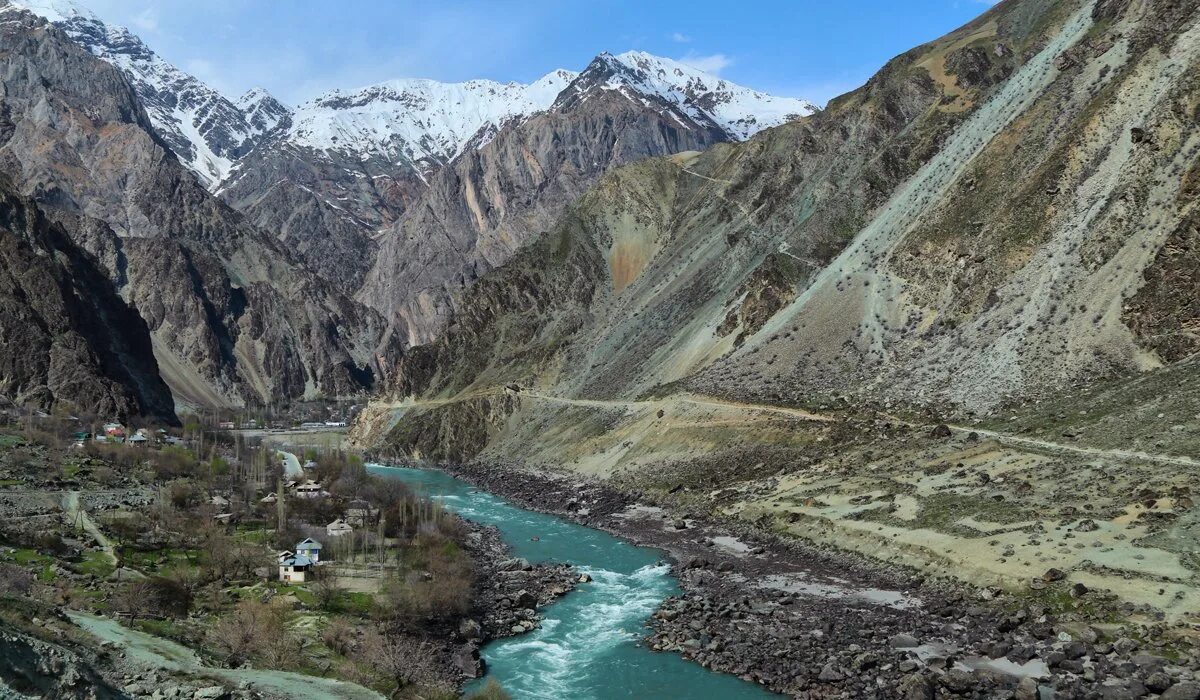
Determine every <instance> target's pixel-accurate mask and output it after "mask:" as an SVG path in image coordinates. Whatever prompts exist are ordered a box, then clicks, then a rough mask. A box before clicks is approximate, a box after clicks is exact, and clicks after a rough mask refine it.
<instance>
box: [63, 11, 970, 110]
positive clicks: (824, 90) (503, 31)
mask: <svg viewBox="0 0 1200 700" xmlns="http://www.w3.org/2000/svg"><path fill="white" fill-rule="evenodd" d="M81 2H82V4H84V5H86V6H88V7H90V8H91V9H92V10H93V11H95V12H96V13H97V14H99V15H100V16H101V17H102V18H103V19H105V20H106V21H108V22H111V23H116V24H123V25H125V26H127V27H129V28H130V29H131V30H133V32H134V33H136V34H138V35H139V36H141V37H142V38H143V39H144V40H145V41H146V42H147V43H148V44H149V45H150V46H151V47H152V48H154V49H155V50H156V51H158V52H159V53H160V54H161V55H162V56H163V57H165V58H166V59H167V60H169V61H171V62H172V63H174V64H176V65H177V66H179V67H180V68H183V69H184V70H187V71H189V72H191V73H193V74H195V75H197V76H198V77H200V78H202V79H203V80H205V81H206V82H208V83H210V84H211V85H213V86H214V87H216V88H218V89H219V90H222V91H223V92H225V93H226V94H228V95H230V96H236V95H238V94H241V93H242V92H244V91H245V90H247V89H249V88H251V87H255V86H258V85H261V86H263V87H266V88H267V89H268V90H270V91H271V92H273V93H274V94H275V95H276V96H278V97H279V98H280V99H282V100H284V101H285V102H289V103H292V104H296V103H299V102H302V101H304V100H306V99H308V98H311V97H313V96H315V95H317V94H319V93H321V92H324V91H326V90H329V89H332V88H335V87H342V88H356V87H361V86H364V85H369V84H371V83H376V82H380V81H383V80H387V79H389V78H398V77H420V78H434V79H437V80H445V81H457V80H467V79H470V78H491V79H493V80H500V81H509V80H517V81H522V82H528V81H530V80H533V79H535V78H537V77H539V76H541V75H543V74H545V73H547V72H549V71H551V70H553V69H555V68H570V69H573V70H581V69H582V68H583V67H584V66H585V65H587V62H588V61H589V60H590V59H591V57H592V56H594V55H595V54H597V53H599V52H601V51H610V52H612V53H620V52H622V51H626V50H629V49H640V50H643V51H648V52H650V53H653V54H657V55H661V56H668V57H670V58H677V59H686V60H688V61H689V62H693V63H694V64H696V65H698V66H700V67H703V68H706V69H708V70H710V71H711V72H715V73H718V74H719V75H721V76H722V77H725V78H728V79H730V80H732V81H734V82H737V83H741V84H743V85H747V86H750V87H753V88H757V89H760V90H765V91H768V92H773V93H776V94H780V95H788V96H794V97H804V98H807V99H810V100H812V101H814V102H818V103H824V102H825V101H826V100H828V99H829V98H830V97H833V96H835V95H838V94H841V93H843V92H846V91H847V90H850V89H853V88H855V87H857V86H858V85H861V84H862V83H863V82H864V81H865V80H866V79H867V78H868V77H870V75H871V74H872V73H873V72H874V71H875V70H877V69H878V68H879V67H880V66H881V65H883V63H884V62H885V61H887V60H888V59H889V58H891V57H892V56H895V55H896V54H899V53H902V52H904V51H906V50H908V49H909V48H912V47H913V46H916V45H918V44H921V43H923V42H925V41H929V40H931V39H934V38H937V37H939V36H941V35H942V34H945V33H946V32H947V31H950V30H951V29H954V28H955V27H958V26H961V25H962V24H965V23H966V22H968V21H969V20H971V19H972V18H973V17H975V16H977V15H979V14H980V13H981V12H983V11H984V10H986V9H987V8H988V5H989V3H988V2H987V1H986V0H908V2H895V1H894V0H850V1H843V2H836V1H835V2H817V1H814V0H795V1H793V2H784V1H776V0H770V1H766V2H736V1H730V0H725V1H724V2H719V3H718V2H709V1H707V0H690V1H687V2H682V1H677V0H582V1H577V0H559V1H557V2H549V1H546V2H538V3H534V2H506V1H504V0H491V1H490V2H409V1H406V0H388V1H386V2H385V1H381V0H322V1H320V2H318V1H316V0H286V1H285V0H202V1H199V2H198V1H197V0H81Z"/></svg>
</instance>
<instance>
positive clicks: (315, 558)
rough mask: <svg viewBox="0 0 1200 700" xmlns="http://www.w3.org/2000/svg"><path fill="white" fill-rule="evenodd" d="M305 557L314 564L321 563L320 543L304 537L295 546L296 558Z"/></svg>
mask: <svg viewBox="0 0 1200 700" xmlns="http://www.w3.org/2000/svg"><path fill="white" fill-rule="evenodd" d="M301 555H303V556H305V557H307V558H308V559H310V560H312V562H313V563H314V564H316V563H319V562H320V561H321V543H320V542H318V541H316V540H314V539H313V538H311V537H306V538H304V539H303V540H302V541H300V542H298V543H297V544H296V556H301Z"/></svg>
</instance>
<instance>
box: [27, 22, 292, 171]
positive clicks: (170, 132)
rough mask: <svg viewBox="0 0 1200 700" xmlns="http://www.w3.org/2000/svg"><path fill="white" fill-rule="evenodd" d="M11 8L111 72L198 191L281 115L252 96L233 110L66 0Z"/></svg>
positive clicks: (269, 102) (120, 30)
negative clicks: (44, 23) (55, 31)
mask: <svg viewBox="0 0 1200 700" xmlns="http://www.w3.org/2000/svg"><path fill="white" fill-rule="evenodd" d="M13 5H14V6H17V7H22V8H25V9H28V10H29V11H31V12H33V13H34V14H37V15H39V16H41V17H45V18H46V19H48V20H49V21H51V22H53V23H54V24H55V25H57V26H58V27H59V28H61V29H62V30H63V31H64V32H66V33H67V35H68V36H70V37H71V38H72V39H73V40H75V41H76V42H77V43H78V44H80V45H81V46H83V47H84V48H86V49H87V50H88V51H90V52H91V53H92V54H93V55H94V56H96V57H98V58H100V59H103V60H104V61H106V62H108V63H110V64H112V65H114V66H116V67H117V68H119V69H120V70H121V72H122V73H124V74H125V76H126V78H128V79H129V83H130V85H132V86H133V89H134V92H135V93H136V94H137V97H138V101H139V102H140V103H141V105H142V107H143V108H144V109H145V110H146V113H147V114H148V115H149V117H150V121H151V124H152V125H153V128H154V130H155V132H156V133H157V134H158V135H159V136H160V137H161V138H162V139H163V140H164V141H165V142H166V143H167V145H168V146H170V148H171V150H172V151H173V152H174V153H175V154H176V155H177V156H178V157H179V159H180V161H181V162H182V163H183V164H184V165H186V166H187V167H188V168H189V169H190V170H191V171H192V172H194V173H195V174H196V176H197V177H198V178H199V179H200V182H201V183H203V184H204V185H205V186H206V187H213V186H215V185H217V184H218V183H220V182H221V180H223V179H224V178H225V176H226V175H227V174H228V173H229V169H230V167H231V166H232V165H233V164H234V163H235V162H237V160H238V159H240V158H241V157H242V156H244V155H246V154H247V153H249V152H250V150H251V149H252V148H254V146H255V145H256V143H257V141H258V139H259V138H260V137H261V136H262V135H263V134H265V133H266V132H268V131H270V130H271V129H272V128H274V126H275V125H276V124H277V123H278V121H279V120H280V118H281V117H282V113H283V112H285V111H286V108H283V106H282V105H280V104H279V103H278V102H277V101H276V100H275V99H274V98H273V97H270V95H263V94H261V93H259V92H256V93H254V94H252V95H248V96H247V97H246V98H243V99H244V100H245V99H247V98H249V100H250V103H248V104H246V105H244V106H243V105H235V104H234V103H232V102H231V101H230V100H228V99H226V98H225V97H224V96H223V95H221V94H220V93H219V92H217V91H216V90H214V89H212V88H210V87H209V86H207V85H205V84H204V83H203V82H201V81H199V80H197V79H196V78H195V77H193V76H191V75H188V74H187V73H185V72H183V71H181V70H179V69H178V68H176V67H175V66H173V65H171V64H170V63H168V62H167V61H165V60H163V59H162V57H160V56H159V55H158V54H156V53H154V51H152V50H151V49H150V48H149V47H148V46H146V45H145V44H144V43H143V42H142V40H141V39H139V38H138V37H136V36H134V35H133V34H132V33H130V32H129V30H127V29H125V28H124V27H115V26H110V25H107V24H105V23H104V22H103V21H101V20H100V18H99V17H97V16H96V15H94V14H93V13H91V12H90V11H88V10H87V9H86V8H84V7H83V6H81V5H79V4H77V3H75V2H73V0H22V1H20V2H15V3H13Z"/></svg>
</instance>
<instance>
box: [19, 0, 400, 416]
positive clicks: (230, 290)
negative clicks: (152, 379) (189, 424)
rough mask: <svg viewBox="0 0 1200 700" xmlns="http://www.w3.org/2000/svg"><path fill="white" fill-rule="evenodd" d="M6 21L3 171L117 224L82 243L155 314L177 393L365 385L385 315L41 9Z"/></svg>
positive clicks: (126, 293)
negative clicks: (243, 207)
mask: <svg viewBox="0 0 1200 700" xmlns="http://www.w3.org/2000/svg"><path fill="white" fill-rule="evenodd" d="M4 19H5V22H4V23H3V25H2V26H0V51H2V52H3V54H2V55H3V63H2V64H0V68H2V69H3V74H2V75H0V80H2V82H3V88H4V94H5V100H4V103H3V112H4V114H3V116H4V120H3V127H4V130H3V131H4V143H3V146H2V147H0V170H2V171H3V172H4V173H6V174H8V175H9V176H10V177H11V178H12V180H13V182H14V183H15V185H16V187H17V189H18V190H19V191H20V192H21V193H23V194H26V195H28V196H31V197H33V198H34V199H35V200H36V201H38V202H39V204H40V205H41V206H42V207H43V208H45V209H46V210H47V212H48V213H49V214H50V215H51V216H52V217H55V216H57V215H58V214H59V213H61V214H62V215H63V216H84V217H89V218H91V219H95V220H98V221H100V222H103V223H104V224H106V225H107V226H108V227H109V228H111V229H112V231H113V232H115V234H116V236H115V237H104V236H80V237H79V238H78V239H77V240H76V243H77V244H78V245H80V246H81V247H84V248H85V249H87V250H88V251H89V252H90V253H92V254H93V255H95V256H96V258H97V259H98V260H99V261H100V262H101V263H102V264H103V266H104V268H105V270H106V272H107V274H108V276H109V278H110V279H111V280H112V282H113V283H114V284H115V285H116V286H117V288H118V289H119V291H120V292H121V294H122V296H123V297H124V298H126V299H127V300H128V301H129V303H130V304H131V305H132V306H133V307H134V308H136V309H137V311H138V313H139V314H140V315H141V317H142V318H144V319H145V321H146V324H147V325H148V326H149V329H150V334H151V337H152V339H153V343H154V349H155V354H156V357H157V359H158V365H159V369H160V371H161V372H162V375H163V377H164V378H165V379H166V381H167V383H168V384H169V385H170V386H171V389H172V391H173V392H174V393H175V396H176V398H177V400H178V401H180V402H181V403H186V404H201V405H227V404H230V403H235V404H236V403H241V402H246V401H252V402H272V401H286V400H289V399H294V398H300V397H303V396H316V395H321V394H324V395H340V394H350V393H357V392H361V391H363V390H365V389H366V388H367V387H369V386H370V385H371V383H372V380H373V377H374V375H375V371H376V370H375V369H374V368H375V367H376V365H377V353H376V351H377V339H378V338H379V337H380V336H381V335H382V331H383V328H382V322H381V319H379V317H378V316H377V315H375V314H373V313H371V312H369V311H367V310H366V309H364V308H363V307H361V306H360V305H358V304H356V303H354V302H353V301H351V300H349V299H347V298H345V297H344V296H341V295H339V294H337V292H336V291H335V290H333V289H331V288H330V287H329V285H327V284H326V283H323V282H322V281H321V280H320V278H319V277H317V276H316V275H314V274H313V273H312V272H311V271H309V270H307V269H306V268H304V267H303V266H302V265H300V264H298V263H297V262H296V261H295V258H294V257H293V256H292V254H291V253H290V251H288V250H286V249H285V248H282V247H281V246H279V244H278V243H277V242H276V241H274V240H273V238H272V237H270V236H268V235H265V234H264V233H263V232H261V231H259V230H258V229H256V228H254V227H253V226H251V225H249V224H248V223H247V222H246V221H245V220H244V219H243V217H242V216H241V215H239V214H237V213H236V212H234V211H232V210H231V209H229V208H228V207H227V206H225V205H224V204H222V203H221V202H219V201H218V200H216V199H215V198H214V197H212V196H211V195H210V194H208V193H207V192H206V191H205V190H204V188H203V187H202V186H201V185H200V183H198V182H197V180H196V179H195V178H194V177H193V176H192V174H191V173H190V172H188V171H187V170H185V169H184V167H183V166H182V165H181V164H180V163H179V161H178V160H176V158H175V157H174V155H173V153H172V151H171V150H169V147H168V145H167V144H166V143H165V142H164V141H163V140H161V139H160V136H159V134H158V132H157V130H155V129H154V127H153V124H152V120H151V119H150V118H149V117H148V116H147V114H146V112H145V111H144V110H143V109H142V107H141V102H140V100H139V98H138V96H137V94H136V93H135V91H134V90H133V89H132V88H131V87H130V84H129V83H128V82H127V80H126V78H125V76H124V75H123V74H122V73H120V72H118V71H117V70H116V69H115V68H113V67H112V66H110V65H109V64H107V63H105V62H103V61H101V60H99V59H97V58H96V57H95V56H93V55H92V54H91V53H89V52H88V51H85V50H83V49H82V48H80V47H79V46H78V45H77V44H76V43H74V42H73V41H71V40H70V39H69V38H68V37H67V36H66V35H65V34H64V33H63V32H62V31H60V30H59V29H57V28H55V27H53V26H51V25H48V24H46V23H45V22H44V21H42V20H41V19H38V18H35V17H34V16H33V15H31V14H28V13H25V12H20V11H17V10H16V9H13V8H9V9H8V10H7V11H6V12H5V14H4Z"/></svg>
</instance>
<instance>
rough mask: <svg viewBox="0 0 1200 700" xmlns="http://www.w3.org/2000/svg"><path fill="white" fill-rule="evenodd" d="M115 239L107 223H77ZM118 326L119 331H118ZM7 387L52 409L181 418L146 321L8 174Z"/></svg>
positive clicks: (4, 251) (3, 290) (2, 294)
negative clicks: (19, 193) (16, 191)
mask: <svg viewBox="0 0 1200 700" xmlns="http://www.w3.org/2000/svg"><path fill="white" fill-rule="evenodd" d="M67 225H74V226H76V227H77V228H84V227H88V226H90V227H93V229H94V230H95V234H96V235H99V236H105V237H111V236H112V232H111V231H109V230H108V229H107V227H104V226H103V224H100V223H99V222H94V221H93V222H81V221H71V222H68V223H67ZM113 328H120V329H121V332H120V333H113V332H112V329H113ZM0 333H2V334H3V337H4V349H3V352H2V353H0V393H2V394H3V395H4V396H5V397H6V398H8V399H10V400H12V401H15V402H17V403H20V404H24V405H33V406H37V407H39V408H42V409H45V410H64V411H69V412H71V413H90V414H95V415H102V416H130V415H137V416H147V417H155V418H159V419H164V420H173V419H174V415H175V412H174V407H173V403H172V400H171V392H170V390H168V389H167V385H166V384H165V383H164V382H163V381H162V379H161V378H160V377H159V374H158V365H157V363H156V362H155V359H154V352H153V349H152V347H151V341H150V333H149V331H148V329H147V328H146V323H145V321H143V320H142V319H141V318H140V317H139V316H138V315H137V313H136V312H135V311H134V310H133V309H132V308H130V307H129V306H128V305H127V304H126V303H125V302H124V300H122V299H121V298H120V296H119V295H118V294H117V292H116V289H115V288H114V287H113V285H112V282H111V281H110V280H109V278H108V275H107V274H106V271H105V270H104V269H103V268H102V267H101V265H100V264H99V263H98V261H96V259H95V258H93V257H92V256H91V255H89V254H88V253H86V252H85V251H83V250H82V249H80V248H79V247H78V246H77V245H76V244H75V243H74V242H73V241H72V237H71V235H68V233H67V231H66V230H65V229H64V226H63V225H60V224H57V223H54V222H52V221H51V220H50V219H49V218H47V217H46V216H45V215H44V214H43V213H42V212H41V211H40V210H39V209H38V207H37V205H36V204H34V203H33V202H32V201H30V200H29V199H26V198H23V197H19V196H17V195H15V194H13V192H12V190H11V183H8V182H6V181H5V182H0Z"/></svg>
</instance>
